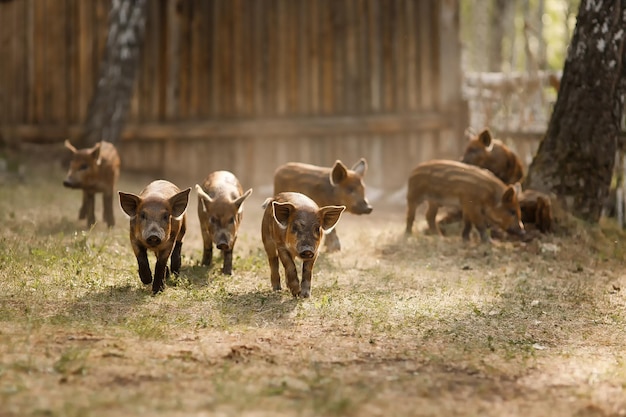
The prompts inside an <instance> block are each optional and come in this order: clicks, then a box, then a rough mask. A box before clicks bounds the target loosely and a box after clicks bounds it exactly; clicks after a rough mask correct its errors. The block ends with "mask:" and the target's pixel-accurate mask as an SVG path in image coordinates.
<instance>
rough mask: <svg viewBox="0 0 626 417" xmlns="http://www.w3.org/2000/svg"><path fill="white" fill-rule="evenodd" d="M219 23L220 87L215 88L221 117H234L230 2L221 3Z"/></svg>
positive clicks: (218, 56) (218, 57)
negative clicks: (218, 98) (218, 97)
mask: <svg viewBox="0 0 626 417" xmlns="http://www.w3.org/2000/svg"><path fill="white" fill-rule="evenodd" d="M218 3H220V4H221V5H220V8H219V21H218V26H217V30H218V32H217V34H216V36H217V37H218V39H219V41H218V42H219V46H218V49H217V52H218V55H217V59H218V63H219V66H218V68H219V85H216V86H214V87H215V88H216V89H217V90H218V91H220V100H219V113H218V114H219V117H232V116H233V115H234V97H233V95H234V89H233V86H234V82H233V80H234V74H233V72H234V68H233V62H234V56H233V51H232V47H233V35H232V23H233V17H232V8H231V7H229V4H230V3H229V2H222V1H219V2H218Z"/></svg>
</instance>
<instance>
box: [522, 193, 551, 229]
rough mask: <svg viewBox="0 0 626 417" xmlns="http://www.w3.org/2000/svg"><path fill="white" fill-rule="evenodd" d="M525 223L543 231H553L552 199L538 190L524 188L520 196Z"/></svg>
mask: <svg viewBox="0 0 626 417" xmlns="http://www.w3.org/2000/svg"><path fill="white" fill-rule="evenodd" d="M518 199H519V207H520V211H521V213H522V222H523V223H524V224H532V225H534V226H535V227H536V228H537V229H538V230H539V231H540V232H541V233H550V232H552V223H553V221H554V217H553V215H552V200H550V196H548V195H547V194H544V193H542V192H540V191H536V190H528V189H527V190H524V191H522V193H521V194H520V195H519V197H518Z"/></svg>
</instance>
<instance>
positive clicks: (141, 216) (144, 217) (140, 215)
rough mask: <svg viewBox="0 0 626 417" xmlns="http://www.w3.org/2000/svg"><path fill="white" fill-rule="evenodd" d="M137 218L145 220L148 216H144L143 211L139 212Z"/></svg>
mask: <svg viewBox="0 0 626 417" xmlns="http://www.w3.org/2000/svg"><path fill="white" fill-rule="evenodd" d="M139 218H140V219H141V220H146V219H147V218H148V216H146V213H144V212H143V211H142V212H141V214H139Z"/></svg>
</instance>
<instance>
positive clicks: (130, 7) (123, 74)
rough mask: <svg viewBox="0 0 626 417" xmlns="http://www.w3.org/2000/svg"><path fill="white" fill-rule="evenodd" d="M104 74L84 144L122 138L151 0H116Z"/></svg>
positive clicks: (90, 105)
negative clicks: (149, 0)
mask: <svg viewBox="0 0 626 417" xmlns="http://www.w3.org/2000/svg"><path fill="white" fill-rule="evenodd" d="M111 3H112V4H111V13H110V15H109V33H108V36H107V43H106V47H105V48H106V49H105V53H104V58H103V61H102V64H101V67H100V77H99V80H98V84H97V86H96V89H95V92H94V95H93V96H92V98H91V101H90V103H89V110H88V113H87V120H86V121H85V127H84V131H83V136H82V138H81V139H80V140H79V143H78V145H80V146H91V145H93V144H95V143H96V142H99V141H101V140H106V141H108V142H112V143H115V142H117V140H118V139H119V137H120V135H121V133H122V128H123V125H124V122H125V119H126V115H127V113H128V108H129V106H130V99H131V96H132V93H133V86H134V83H135V74H136V72H137V67H138V65H139V57H140V52H141V47H142V45H143V38H144V34H145V26H146V25H145V23H146V16H147V7H148V0H112V2H111Z"/></svg>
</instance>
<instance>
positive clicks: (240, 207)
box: [233, 188, 252, 213]
mask: <svg viewBox="0 0 626 417" xmlns="http://www.w3.org/2000/svg"><path fill="white" fill-rule="evenodd" d="M250 194H252V188H250V189H249V190H248V191H246V192H245V193H243V195H242V196H241V197H239V198H238V199H236V200H235V201H233V204H234V205H235V206H236V207H237V211H238V212H239V213H241V212H242V211H243V202H244V201H246V198H248V197H250Z"/></svg>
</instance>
